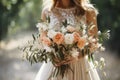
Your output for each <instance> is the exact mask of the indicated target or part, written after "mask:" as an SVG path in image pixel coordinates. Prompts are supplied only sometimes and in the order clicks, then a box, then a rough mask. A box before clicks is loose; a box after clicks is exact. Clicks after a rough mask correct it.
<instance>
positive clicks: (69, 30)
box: [66, 25, 75, 32]
mask: <svg viewBox="0 0 120 80" xmlns="http://www.w3.org/2000/svg"><path fill="white" fill-rule="evenodd" d="M66 29H67V30H68V32H74V31H75V28H74V27H72V26H70V25H68V26H67V27H66Z"/></svg>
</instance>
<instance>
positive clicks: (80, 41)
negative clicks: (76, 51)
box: [77, 38, 86, 49]
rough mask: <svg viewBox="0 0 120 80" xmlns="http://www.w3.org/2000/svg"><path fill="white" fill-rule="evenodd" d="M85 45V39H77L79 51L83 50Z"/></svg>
mask: <svg viewBox="0 0 120 80" xmlns="http://www.w3.org/2000/svg"><path fill="white" fill-rule="evenodd" d="M85 44H86V39H85V38H79V40H78V43H77V46H78V47H79V48H80V49H83V48H84V46H85Z"/></svg>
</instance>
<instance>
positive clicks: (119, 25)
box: [91, 0, 120, 52]
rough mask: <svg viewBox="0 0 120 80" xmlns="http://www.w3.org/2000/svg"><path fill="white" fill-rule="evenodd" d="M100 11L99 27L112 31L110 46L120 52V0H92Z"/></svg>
mask: <svg viewBox="0 0 120 80" xmlns="http://www.w3.org/2000/svg"><path fill="white" fill-rule="evenodd" d="M91 1H92V3H93V4H95V7H97V8H98V10H99V15H98V27H99V29H100V30H105V29H110V30H111V37H110V40H109V41H108V42H109V46H110V47H111V49H114V50H118V52H120V46H119V45H120V42H119V41H120V36H119V34H120V0H91Z"/></svg>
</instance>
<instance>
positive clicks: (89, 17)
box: [86, 10, 98, 37]
mask: <svg viewBox="0 0 120 80" xmlns="http://www.w3.org/2000/svg"><path fill="white" fill-rule="evenodd" d="M86 22H87V25H88V26H90V25H92V26H93V27H92V28H88V34H89V35H90V36H93V37H97V32H98V27H97V14H96V12H95V11H94V10H91V11H87V12H86Z"/></svg>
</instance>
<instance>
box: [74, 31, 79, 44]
mask: <svg viewBox="0 0 120 80" xmlns="http://www.w3.org/2000/svg"><path fill="white" fill-rule="evenodd" d="M73 36H74V41H75V42H77V41H78V40H79V39H80V35H79V33H77V32H74V33H73Z"/></svg>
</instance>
